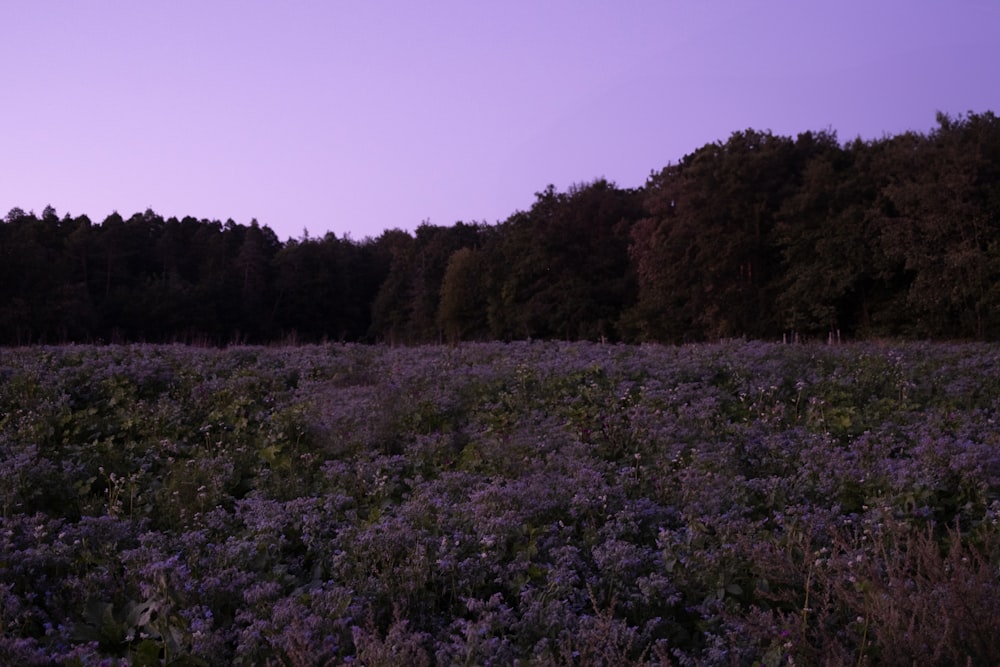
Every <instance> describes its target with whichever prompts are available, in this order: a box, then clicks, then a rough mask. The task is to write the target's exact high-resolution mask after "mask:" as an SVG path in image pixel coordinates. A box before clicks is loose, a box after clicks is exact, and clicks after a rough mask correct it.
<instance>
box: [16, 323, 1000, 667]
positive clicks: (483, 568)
mask: <svg viewBox="0 0 1000 667" xmlns="http://www.w3.org/2000/svg"><path fill="white" fill-rule="evenodd" d="M998 413H1000V348H998V347H996V346H988V345H952V344H923V343H901V344H888V343H886V344H881V345H879V344H874V343H872V344H867V343H866V344H851V345H843V346H819V345H815V346H814V345H787V346H786V345H772V344H763V343H745V342H731V343H720V344H713V345H699V346H688V347H662V346H641V347H639V346H614V345H598V344H586V343H574V344H567V343H538V342H536V343H511V344H502V343H488V344H470V345H462V346H458V347H420V348H411V349H392V348H386V347H366V346H351V345H347V346H342V345H330V346H316V347H294V348H292V347H286V348H254V347H238V348H230V349H226V350H212V349H200V348H190V347H180V346H118V347H116V346H109V347H96V346H94V347H91V346H68V347H49V348H42V347H38V348H24V349H6V350H0V664H4V665H7V664H9V665H25V666H28V665H51V664H57V665H225V664H233V665H266V664H270V665H288V666H306V665H309V666H312V665H340V664H355V665H366V666H370V667H376V666H388V665H415V666H419V665H512V664H522V665H645V664H660V665H668V664H675V665H753V664H761V665H779V664H781V665H784V664H789V663H794V664H831V665H848V664H849V665H861V664H885V665H911V664H921V665H935V664H936V665H956V664H957V665H965V664H975V665H981V664H998V663H1000V570H998V567H1000V533H998V530H1000V528H998V526H997V520H998V518H1000V426H998V424H997V421H996V420H997V419H998V416H1000V414H998Z"/></svg>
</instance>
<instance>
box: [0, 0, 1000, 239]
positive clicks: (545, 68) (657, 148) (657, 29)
mask: <svg viewBox="0 0 1000 667" xmlns="http://www.w3.org/2000/svg"><path fill="white" fill-rule="evenodd" d="M0 24H2V25H3V26H4V28H3V30H2V31H0V218H2V217H4V216H5V215H6V212H7V211H8V210H10V209H11V208H13V207H20V208H22V209H24V210H26V211H32V210H33V211H35V212H36V213H38V214H41V212H42V210H43V209H44V208H45V207H46V206H48V205H51V206H53V207H54V208H55V209H56V211H57V213H58V215H60V216H63V215H65V214H67V213H68V214H71V215H73V216H76V215H80V214H86V215H88V216H89V217H90V218H91V220H93V221H94V222H95V223H96V222H100V221H102V220H103V219H104V218H105V217H107V216H108V215H109V214H111V213H112V212H114V211H117V212H118V213H120V214H122V215H123V216H124V217H126V218H127V217H129V216H130V215H132V214H134V213H136V212H142V211H145V210H147V209H152V210H153V211H155V212H156V213H158V214H160V215H162V216H164V217H171V216H176V217H178V218H180V217H184V216H187V215H190V216H194V217H196V218H199V219H210V220H221V221H225V220H227V219H232V220H234V221H236V222H237V223H240V224H250V222H251V221H252V220H254V219H256V220H257V221H258V222H259V223H260V224H261V225H267V226H268V227H270V228H271V229H273V230H274V231H275V232H276V234H277V235H278V237H279V239H281V240H283V241H284V240H287V239H289V238H294V239H299V238H302V237H303V236H304V235H305V234H307V233H308V234H309V235H310V236H311V237H318V236H323V235H325V234H327V233H329V232H332V233H334V234H336V235H337V236H338V237H344V236H345V235H347V236H350V238H353V239H355V240H361V239H364V238H366V237H377V236H378V235H379V234H381V233H382V232H383V231H385V230H388V229H394V228H399V229H405V230H413V229H415V228H416V227H417V226H418V225H420V224H421V223H423V222H428V223H430V224H435V225H444V226H450V225H453V224H454V223H456V222H458V221H463V222H467V223H471V222H485V223H489V224H493V223H496V222H500V221H503V220H505V219H506V218H508V217H509V216H510V215H511V214H513V213H515V212H516V211H518V210H527V209H528V208H530V207H531V204H532V203H533V202H534V200H535V193H536V192H540V191H542V190H544V189H545V187H546V186H547V185H548V184H553V185H554V186H555V187H556V188H557V189H558V190H560V191H564V190H566V189H567V188H568V187H569V186H571V185H573V184H579V183H585V182H590V181H593V180H594V179H597V178H606V179H608V180H610V181H613V182H615V183H616V184H617V185H619V186H620V187H639V186H641V185H643V184H644V183H645V181H646V179H647V177H648V176H649V175H650V173H651V172H652V171H659V170H660V169H662V168H663V167H665V166H666V165H667V164H669V163H671V162H674V163H676V162H678V161H680V160H681V159H682V158H683V157H684V155H686V154H689V153H691V152H693V151H694V150H696V149H697V148H699V147H701V146H704V145H705V144H708V143H712V142H715V141H725V140H726V139H727V138H728V137H729V136H730V135H731V134H732V133H733V132H736V131H741V130H745V129H749V128H753V129H757V130H770V131H772V132H773V133H775V134H779V135H783V136H795V135H797V134H798V133H800V132H805V131H808V130H813V131H818V130H833V131H836V133H837V136H838V138H839V139H840V140H841V141H842V142H847V141H850V140H852V139H854V138H856V137H861V138H863V139H878V138H881V137H883V136H886V135H895V134H899V133H901V132H905V131H907V130H915V131H918V132H929V131H930V130H931V129H932V128H933V127H934V126H935V125H936V123H935V115H936V113H937V112H938V111H941V112H945V113H947V114H950V115H952V116H957V115H959V114H963V113H966V112H969V111H972V112H975V113H982V112H985V111H994V112H997V113H1000V0H888V1H881V0H838V1H837V2H833V1H826V2H824V1H810V0H754V1H752V2H751V1H749V0H712V1H711V2H708V1H705V0H659V1H646V0H628V1H621V2H617V1H616V2H612V0H604V1H600V2H599V1H596V0H593V1H592V0H576V1H572V2H571V1H567V0H551V1H549V0H493V1H490V0H464V1H457V0H433V1H431V0H398V1H395V2H389V1H384V0H364V1H361V0H359V1H352V2H346V1H340V0H326V1H323V2H319V1H311V2H307V1H295V0H289V1H287V2H271V1H267V2H265V1H257V0H240V1H238V2H237V1H229V0H170V1H169V2H168V1H166V0H162V1H153V0H149V1H145V0H142V1H134V0H128V1H114V0H87V1H84V0H67V1H63V2H56V1H54V0H33V1H31V2H20V1H16V0H0Z"/></svg>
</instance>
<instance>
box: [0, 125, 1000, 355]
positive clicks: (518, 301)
mask: <svg viewBox="0 0 1000 667" xmlns="http://www.w3.org/2000/svg"><path fill="white" fill-rule="evenodd" d="M829 332H839V333H840V334H841V335H843V336H845V337H855V338H860V337H871V336H902V337H921V338H924V337H932V338H967V339H986V340H997V339H1000V121H998V119H997V117H996V116H995V115H994V114H993V113H992V112H986V113H982V114H976V113H969V114H967V115H964V116H960V117H958V118H952V117H949V116H946V115H943V114H940V115H939V116H938V118H937V127H935V128H934V129H933V130H931V131H930V132H928V133H926V134H922V133H917V132H907V133H904V134H901V135H897V136H887V137H884V138H882V139H878V140H873V141H862V140H860V139H857V140H854V141H851V142H848V143H846V144H840V143H839V142H838V140H837V137H836V135H835V134H834V133H833V132H831V131H824V132H805V133H803V134H800V135H798V136H797V137H794V138H792V137H782V136H777V135H774V134H772V133H771V132H762V131H757V130H752V129H748V130H745V131H741V132H736V133H734V134H732V135H731V136H730V137H729V138H728V139H727V140H726V141H719V142H715V143H712V144H708V145H706V146H703V147H702V148H699V149H698V150H696V151H694V152H693V153H691V154H690V155H687V156H685V157H684V158H683V159H681V160H680V162H678V163H676V164H669V165H668V166H666V167H665V168H664V169H662V170H661V171H659V172H655V173H653V174H651V175H650V177H649V179H648V181H647V183H646V184H645V186H644V187H642V188H639V189H634V190H632V189H622V188H619V187H617V186H616V185H615V184H614V183H611V182H608V181H607V180H605V179H598V180H596V181H593V182H590V183H582V184H578V185H574V186H572V187H570V188H569V189H568V190H567V191H566V192H558V191H557V190H556V189H555V188H554V187H553V186H548V187H547V188H545V189H544V190H543V191H541V192H539V193H536V199H535V202H534V204H533V205H532V206H531V208H530V209H529V210H527V211H516V212H514V213H513V214H512V215H511V216H510V217H509V218H508V219H507V220H505V221H503V222H501V223H499V224H497V225H492V226H488V225H485V224H480V223H464V222H458V223H456V224H455V225H452V226H450V227H444V226H435V225H431V224H429V223H424V224H421V225H420V226H419V227H417V229H416V231H415V232H414V233H410V232H406V231H402V230H399V229H394V230H388V231H386V232H384V233H383V234H381V235H380V236H378V237H377V238H374V239H371V238H366V239H364V240H362V241H354V240H351V239H349V238H338V237H337V236H336V235H334V234H332V233H331V234H327V235H326V236H324V237H322V238H315V239H314V238H309V237H308V236H306V237H305V238H302V239H298V240H293V239H290V240H288V241H285V242H281V241H280V240H279V239H278V238H277V236H276V235H275V234H274V232H273V231H272V230H271V229H270V228H269V227H267V226H266V225H261V224H260V223H258V222H257V221H256V220H254V221H251V223H250V224H249V225H243V224H238V223H236V222H234V221H232V220H227V221H226V222H224V223H223V222H220V221H218V220H204V219H196V218H193V217H185V218H183V219H177V218H168V219H164V218H162V217H161V216H159V215H158V214H156V213H155V212H154V211H152V210H146V211H145V212H142V213H136V214H134V215H132V216H131V217H129V218H127V219H126V218H123V217H122V216H121V215H119V214H118V213H113V214H111V215H109V216H108V217H107V218H105V219H104V220H103V221H101V222H100V223H99V224H94V222H93V221H91V220H90V219H89V218H88V217H87V216H85V215H80V216H76V217H73V216H71V215H69V214H66V215H64V216H63V217H61V218H60V217H59V215H58V213H57V212H56V211H55V210H54V209H53V208H52V207H46V208H45V209H44V211H43V212H42V213H41V215H37V214H35V213H34V212H25V211H24V210H22V209H20V208H14V209H12V210H11V211H10V212H9V213H8V214H7V216H6V218H5V219H3V220H2V221H0V344H30V343H39V342H48V343H57V342H67V341H81V342H89V341H181V342H201V343H212V344H225V343H231V342H269V341H319V340H356V341H387V342H392V343H420V342H438V341H444V340H448V341H451V342H458V341H461V340H469V339H487V338H493V339H501V340H510V339H522V338H559V339H570V340H575V339H590V340H598V339H607V340H625V341H643V340H654V341H666V342H681V341H694V340H712V339H718V338H726V337H751V338H780V337H781V336H782V335H783V334H788V333H792V334H796V335H800V336H805V337H825V336H827V335H828V333H829Z"/></svg>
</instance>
